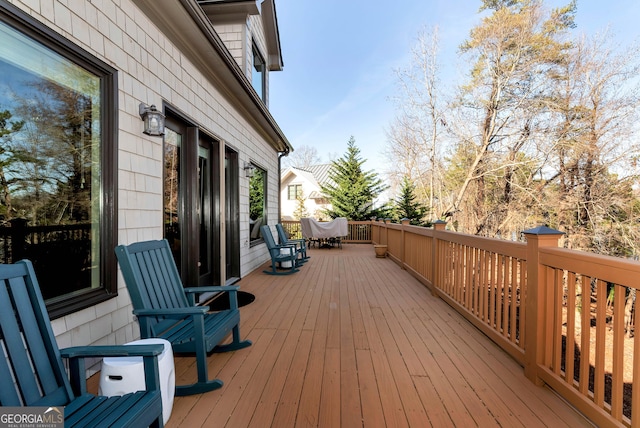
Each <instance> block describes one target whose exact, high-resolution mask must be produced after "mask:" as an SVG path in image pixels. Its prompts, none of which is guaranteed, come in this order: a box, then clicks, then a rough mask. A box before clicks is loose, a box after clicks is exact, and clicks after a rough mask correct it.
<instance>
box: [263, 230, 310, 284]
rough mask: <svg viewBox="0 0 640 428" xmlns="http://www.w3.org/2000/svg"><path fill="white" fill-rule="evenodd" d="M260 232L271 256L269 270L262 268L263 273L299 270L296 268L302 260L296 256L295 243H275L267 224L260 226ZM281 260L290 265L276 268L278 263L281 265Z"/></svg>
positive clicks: (277, 273)
mask: <svg viewBox="0 0 640 428" xmlns="http://www.w3.org/2000/svg"><path fill="white" fill-rule="evenodd" d="M260 232H261V233H262V238H263V239H264V242H265V243H266V244H267V249H268V250H269V255H270V256H271V270H263V272H264V273H268V274H269V275H290V274H292V273H295V272H298V271H300V269H298V268H299V267H300V265H301V263H302V261H301V259H300V258H299V257H298V255H299V251H298V250H296V248H295V245H282V244H276V241H275V239H273V234H272V233H271V229H270V228H269V226H267V225H264V226H262V227H260ZM283 262H287V263H288V264H290V266H291V267H289V268H281V269H278V264H280V265H282V263H283Z"/></svg>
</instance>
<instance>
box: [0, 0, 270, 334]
mask: <svg viewBox="0 0 640 428" xmlns="http://www.w3.org/2000/svg"><path fill="white" fill-rule="evenodd" d="M9 2H10V3H12V4H14V5H16V6H17V7H19V8H20V9H22V10H24V11H25V12H27V13H28V14H30V15H32V16H33V17H34V18H35V19H37V20H39V21H40V22H42V23H44V24H45V25H46V26H48V27H50V28H52V29H53V30H55V31H56V32H57V33H59V34H61V35H63V36H64V37H66V38H67V39H69V40H70V41H71V42H73V43H74V44H76V45H78V46H80V47H81V48H83V49H85V50H86V51H88V52H90V53H91V54H93V55H94V56H96V57H97V58H99V59H101V60H103V61H105V62H106V63H108V64H110V65H111V66H113V67H115V68H116V69H117V70H118V108H119V114H118V120H119V134H118V144H119V150H118V243H121V244H122V243H124V244H127V243H131V242H134V241H140V240H148V239H161V238H162V237H163V227H162V226H163V225H162V222H163V217H162V209H163V197H162V192H163V177H162V174H163V166H162V164H163V162H162V155H163V146H162V138H158V137H149V136H146V135H144V134H143V133H142V122H141V120H140V117H139V115H138V105H139V103H140V102H145V103H147V104H156V105H157V106H161V105H163V102H166V103H168V104H169V105H171V106H172V107H174V108H175V109H177V110H178V111H180V112H182V113H183V114H184V115H186V116H187V117H189V118H190V119H191V120H193V121H194V122H196V123H198V124H200V125H201V127H202V128H203V129H204V130H206V131H207V132H208V133H210V134H211V135H213V136H215V137H216V138H218V139H220V140H221V141H222V142H223V143H225V144H228V145H229V146H231V147H232V148H234V149H235V150H237V151H238V152H239V162H240V168H239V170H240V180H239V182H240V189H239V191H240V210H241V229H240V242H241V274H242V276H244V275H246V274H247V273H248V272H250V271H251V270H252V269H254V268H255V267H257V266H258V265H260V264H262V263H263V262H264V261H266V260H267V258H268V254H267V252H266V247H265V245H264V244H261V245H258V246H255V247H253V248H249V227H248V225H249V222H248V218H249V214H248V212H249V201H248V200H249V190H248V178H246V177H245V176H244V171H243V170H242V165H243V164H244V162H249V161H252V162H254V163H256V164H258V165H260V166H261V167H262V168H264V169H265V170H267V176H268V188H269V194H268V202H267V203H268V214H269V219H270V220H271V222H272V223H273V222H275V221H276V219H277V206H278V203H277V197H278V192H277V188H278V181H279V176H278V172H277V165H278V164H277V153H275V151H274V149H273V148H272V147H271V146H269V144H268V143H267V142H266V141H265V140H264V138H262V137H261V134H260V133H259V132H258V131H257V130H256V129H255V128H254V127H253V126H252V125H251V124H250V122H249V121H248V119H247V118H245V117H244V116H243V115H242V114H241V113H240V112H238V111H237V110H236V109H235V108H234V106H233V105H232V104H231V103H230V102H229V100H227V99H225V98H224V97H223V95H222V92H221V90H220V89H219V88H218V87H216V86H215V85H214V84H212V83H211V82H209V81H207V80H206V79H205V78H204V77H203V75H202V74H201V73H200V72H199V70H198V69H197V68H196V67H195V66H194V65H193V64H191V63H190V62H189V61H188V59H187V58H186V57H185V56H183V55H182V54H181V52H180V51H179V50H178V49H177V48H176V47H175V46H174V45H172V44H171V43H170V41H169V40H168V39H167V38H165V37H164V36H163V34H162V33H161V32H160V31H159V30H158V29H157V28H156V27H155V26H154V24H153V23H152V22H151V21H150V20H149V19H147V16H146V15H144V14H143V13H142V12H141V11H140V10H139V9H138V8H137V7H136V6H135V5H134V4H133V3H132V2H131V1H129V0H113V1H112V0H100V1H91V2H90V1H86V0H66V1H38V0H24V1H20V0H10V1H9ZM131 311H132V306H131V301H130V299H129V295H128V292H127V290H126V287H125V285H124V282H123V280H122V277H121V275H120V274H118V296H117V297H116V298H113V299H110V300H108V301H106V302H103V303H100V304H98V305H96V306H93V307H90V308H88V309H84V310H81V311H79V312H76V313H74V314H71V315H67V316H65V317H62V318H59V319H56V320H54V321H53V322H52V325H53V330H54V332H55V334H56V337H57V339H58V343H59V345H60V346H61V347H65V346H75V345H87V344H116V343H125V342H128V341H131V340H134V339H136V338H138V337H139V334H138V326H137V323H135V322H134V320H133V316H132V313H131Z"/></svg>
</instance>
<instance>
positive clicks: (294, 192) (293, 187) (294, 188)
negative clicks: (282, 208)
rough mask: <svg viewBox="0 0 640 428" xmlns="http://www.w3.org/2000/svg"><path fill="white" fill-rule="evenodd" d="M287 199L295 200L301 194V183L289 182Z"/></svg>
mask: <svg viewBox="0 0 640 428" xmlns="http://www.w3.org/2000/svg"><path fill="white" fill-rule="evenodd" d="M287 192H288V195H287V199H288V200H290V201H295V200H297V199H298V198H299V197H300V196H302V184H290V185H289V186H288V187H287Z"/></svg>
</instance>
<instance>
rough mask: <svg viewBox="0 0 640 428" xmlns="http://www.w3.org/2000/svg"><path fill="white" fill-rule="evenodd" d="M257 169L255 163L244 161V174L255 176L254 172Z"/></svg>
mask: <svg viewBox="0 0 640 428" xmlns="http://www.w3.org/2000/svg"><path fill="white" fill-rule="evenodd" d="M255 170H256V167H255V165H253V164H251V163H249V162H245V163H244V175H245V176H246V177H253V172H254V171H255Z"/></svg>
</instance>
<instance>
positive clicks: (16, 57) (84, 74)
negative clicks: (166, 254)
mask: <svg viewBox="0 0 640 428" xmlns="http://www.w3.org/2000/svg"><path fill="white" fill-rule="evenodd" d="M100 88H101V77H100V76H97V75H95V74H93V73H91V72H89V71H87V70H86V69H84V68H81V67H79V66H77V65H76V64H74V63H73V62H71V61H69V60H68V59H66V58H65V57H63V56H61V55H59V54H57V53H56V52H54V51H53V50H50V49H49V48H47V47H46V46H44V45H41V44H40V43H39V42H36V41H35V40H32V39H30V38H29V37H28V36H27V35H25V34H22V33H20V32H19V31H17V30H16V29H14V28H12V27H9V26H8V25H6V24H4V23H0V261H1V262H3V263H13V262H16V261H18V260H19V259H21V258H29V259H31V260H32V262H33V264H34V267H35V270H36V274H37V275H38V279H39V281H40V287H41V289H42V293H43V296H44V298H45V300H47V302H48V303H50V302H55V301H60V300H61V299H62V298H65V296H69V295H71V294H72V293H77V292H78V291H80V290H88V289H93V288H98V287H100V286H101V283H100V272H99V267H100V264H99V263H100V239H101V236H100V221H101V219H100V210H101V196H100V194H101V190H100V184H101V178H102V177H101V145H102V123H101V120H100V117H101V107H102V103H103V102H104V100H103V99H102V96H101V89H100ZM60 272H64V281H60V280H59V278H60V277H59V273H60Z"/></svg>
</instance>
